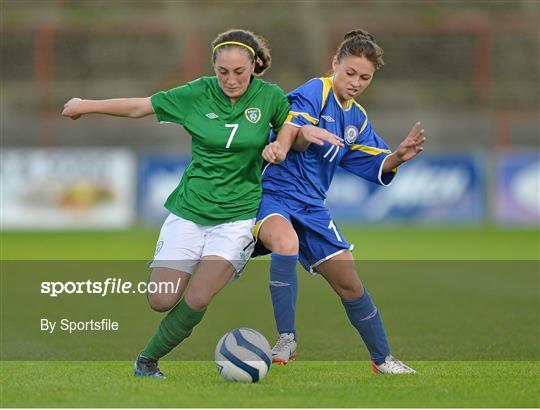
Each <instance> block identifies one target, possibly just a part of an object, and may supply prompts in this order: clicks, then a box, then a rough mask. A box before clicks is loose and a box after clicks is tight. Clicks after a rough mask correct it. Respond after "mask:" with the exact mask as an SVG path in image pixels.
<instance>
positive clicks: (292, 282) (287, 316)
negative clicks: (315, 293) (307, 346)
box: [270, 253, 298, 336]
mask: <svg viewBox="0 0 540 410" xmlns="http://www.w3.org/2000/svg"><path fill="white" fill-rule="evenodd" d="M297 261H298V255H280V254H277V253H273V254H272V260H271V262H270V295H271V296H272V305H273V306H274V318H275V319H276V325H277V329H278V332H279V333H294V334H295V336H296V329H295V327H294V320H295V316H296V295H297V293H298V284H297V279H296V262H297Z"/></svg>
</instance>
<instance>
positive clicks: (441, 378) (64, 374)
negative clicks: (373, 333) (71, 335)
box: [2, 361, 540, 408]
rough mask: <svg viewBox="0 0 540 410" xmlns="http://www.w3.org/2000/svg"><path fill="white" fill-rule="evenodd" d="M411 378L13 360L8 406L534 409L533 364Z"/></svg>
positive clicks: (484, 365) (480, 365)
mask: <svg viewBox="0 0 540 410" xmlns="http://www.w3.org/2000/svg"><path fill="white" fill-rule="evenodd" d="M410 364H411V365H412V366H414V367H415V368H416V369H417V370H418V372H419V373H418V374H416V375H413V376H408V375H406V376H397V377H396V376H394V377H388V376H382V377H379V376H374V375H372V374H371V373H370V370H369V363H368V362H328V361H327V362H301V361H298V362H293V363H291V364H289V365H287V366H273V368H272V369H271V371H270V373H269V374H268V376H267V377H266V378H265V379H264V380H262V381H261V382H260V383H258V384H240V383H230V382H226V381H225V380H223V379H222V378H221V377H220V376H219V375H218V373H217V371H216V369H215V366H214V364H213V363H212V362H167V361H164V362H163V365H162V369H163V370H164V371H166V372H167V379H165V380H148V379H144V380H143V379H134V378H133V376H132V375H131V373H130V372H129V369H130V368H131V365H132V363H131V362H17V363H15V362H10V363H4V364H3V365H2V386H3V387H2V390H3V395H2V397H3V398H2V405H3V406H8V407H36V406H37V407H458V408H459V407H538V406H539V404H540V403H539V399H538V397H540V396H539V394H540V392H539V387H538V371H539V366H538V363H534V362H474V361H473V362H435V361H429V362H411V363H410Z"/></svg>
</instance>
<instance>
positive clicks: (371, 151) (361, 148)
mask: <svg viewBox="0 0 540 410" xmlns="http://www.w3.org/2000/svg"><path fill="white" fill-rule="evenodd" d="M350 148H351V150H353V151H362V152H365V153H366V154H369V155H379V154H383V153H384V154H390V153H391V152H392V151H390V150H389V149H382V148H375V147H368V146H367V145H359V144H351V147H350Z"/></svg>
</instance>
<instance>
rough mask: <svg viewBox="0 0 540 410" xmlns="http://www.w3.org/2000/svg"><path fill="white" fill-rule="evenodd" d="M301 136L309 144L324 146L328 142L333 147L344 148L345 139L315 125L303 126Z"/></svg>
mask: <svg viewBox="0 0 540 410" xmlns="http://www.w3.org/2000/svg"><path fill="white" fill-rule="evenodd" d="M301 135H302V137H303V138H304V139H305V140H306V141H307V142H310V143H313V144H317V145H324V141H327V142H329V143H330V144H332V145H336V146H338V147H343V138H341V137H338V136H337V135H335V134H332V133H331V132H329V131H327V130H325V129H324V128H319V127H316V126H314V125H305V126H303V127H302V128H301Z"/></svg>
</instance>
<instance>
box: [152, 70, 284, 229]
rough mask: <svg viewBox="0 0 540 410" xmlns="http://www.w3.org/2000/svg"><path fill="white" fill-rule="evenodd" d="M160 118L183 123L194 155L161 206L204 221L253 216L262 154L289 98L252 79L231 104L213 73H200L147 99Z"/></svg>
mask: <svg viewBox="0 0 540 410" xmlns="http://www.w3.org/2000/svg"><path fill="white" fill-rule="evenodd" d="M151 101H152V106H153V108H154V112H155V113H156V117H157V119H158V120H159V121H160V122H173V123H176V124H180V125H183V126H184V128H185V129H186V131H187V132H189V134H190V135H191V137H192V158H191V162H190V164H189V166H188V167H187V169H186V170H185V172H184V175H183V177H182V180H181V181H180V184H179V185H178V187H177V188H176V189H175V190H174V191H173V192H172V193H171V195H169V198H168V199H167V201H166V202H165V207H166V208H167V209H168V210H169V211H171V212H172V213H173V214H175V215H178V216H180V217H182V218H185V219H188V220H190V221H193V222H195V223H198V224H202V225H219V224H222V223H225V222H232V221H238V220H242V219H250V218H254V217H255V216H256V215H257V209H258V207H259V204H260V201H261V195H262V188H261V178H262V175H261V171H262V162H263V159H262V157H261V152H262V150H263V148H264V146H265V145H266V143H267V142H268V136H269V133H270V130H272V129H273V130H274V131H277V129H278V128H280V127H281V125H282V124H283V122H284V121H285V119H286V117H287V114H288V113H289V108H290V105H289V102H288V100H287V97H286V96H285V94H284V92H283V90H281V88H279V87H278V86H277V85H274V84H270V83H267V82H266V81H263V80H261V79H258V78H255V77H253V78H252V80H251V83H250V85H249V87H248V89H247V91H246V92H245V94H244V95H242V97H240V98H239V99H238V100H237V101H236V102H235V103H234V104H232V103H231V101H230V99H229V97H227V96H226V95H225V93H224V92H223V91H222V89H221V88H220V86H219V84H218V80H217V77H202V78H199V79H198V80H195V81H192V82H189V83H187V84H186V85H183V86H181V87H177V88H173V89H171V90H169V91H162V92H159V93H157V94H154V95H153V96H152V97H151Z"/></svg>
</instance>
